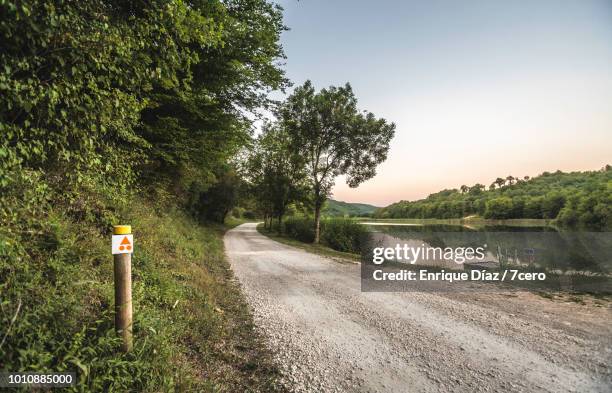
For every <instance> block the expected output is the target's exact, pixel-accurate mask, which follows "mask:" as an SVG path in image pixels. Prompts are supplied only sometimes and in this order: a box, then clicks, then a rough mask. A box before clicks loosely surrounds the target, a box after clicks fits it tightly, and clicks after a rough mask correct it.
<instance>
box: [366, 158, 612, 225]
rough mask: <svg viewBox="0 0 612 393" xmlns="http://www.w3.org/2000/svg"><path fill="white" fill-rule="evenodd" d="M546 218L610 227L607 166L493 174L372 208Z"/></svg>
mask: <svg viewBox="0 0 612 393" xmlns="http://www.w3.org/2000/svg"><path fill="white" fill-rule="evenodd" d="M470 215H479V216H482V217H484V218H492V219H510V218H545V219H554V220H557V222H558V223H559V224H561V225H565V226H585V227H588V228H593V229H604V228H610V227H612V167H610V165H606V166H605V167H604V168H602V169H601V170H598V171H590V172H571V173H563V172H561V171H557V172H555V173H548V172H544V173H542V174H541V175H539V176H537V177H534V178H529V177H528V176H526V177H524V178H515V177H514V176H508V177H506V178H497V179H496V180H495V181H494V182H493V183H492V184H491V185H490V186H489V187H488V189H487V188H486V187H485V186H484V185H482V184H475V185H474V186H472V187H468V186H465V185H463V186H461V187H460V188H459V189H452V190H443V191H440V192H438V193H435V194H431V195H430V196H428V197H427V198H425V199H422V200H419V201H414V202H410V201H401V202H397V203H394V204H392V205H390V206H387V207H385V208H382V209H379V210H377V211H376V213H375V216H376V217H378V218H461V217H467V216H470Z"/></svg>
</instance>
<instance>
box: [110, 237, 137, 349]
mask: <svg viewBox="0 0 612 393" xmlns="http://www.w3.org/2000/svg"><path fill="white" fill-rule="evenodd" d="M131 233H132V227H131V226H129V225H115V226H114V227H113V234H115V235H129V234H131ZM130 248H132V247H130ZM113 257H114V270H115V330H116V331H117V334H119V335H120V336H121V338H122V339H123V344H122V345H121V349H122V350H123V351H124V352H129V351H131V350H132V344H133V343H132V254H131V253H125V254H114V255H113Z"/></svg>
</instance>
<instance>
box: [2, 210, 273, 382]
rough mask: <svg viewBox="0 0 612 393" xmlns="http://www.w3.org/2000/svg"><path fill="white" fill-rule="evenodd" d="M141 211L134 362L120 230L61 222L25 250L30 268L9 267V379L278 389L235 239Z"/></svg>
mask: <svg viewBox="0 0 612 393" xmlns="http://www.w3.org/2000/svg"><path fill="white" fill-rule="evenodd" d="M130 205H131V206H132V209H133V210H131V211H129V212H127V213H125V214H124V215H123V219H122V220H121V221H122V223H128V224H131V225H132V227H133V232H134V239H135V252H134V255H133V259H132V263H133V267H132V271H133V305H134V349H133V351H132V352H131V353H129V354H123V353H121V352H120V350H119V340H118V339H117V337H116V334H115V332H114V327H113V304H114V300H113V277H112V275H113V267H112V257H111V255H110V238H109V235H110V223H108V224H109V225H108V230H104V229H103V228H102V227H96V226H95V225H88V224H86V223H85V222H83V221H75V220H74V219H72V218H69V217H66V216H64V215H62V214H59V213H57V212H52V213H51V214H50V215H48V217H46V218H44V220H45V222H44V225H42V224H41V226H40V229H39V233H37V234H36V235H34V234H32V236H31V237H30V238H29V239H28V240H27V244H25V245H24V246H25V247H27V248H28V250H29V254H28V255H29V256H28V258H23V259H22V258H10V256H9V257H6V256H5V257H3V258H2V260H0V271H2V272H4V273H6V274H5V275H4V277H2V278H1V280H0V311H1V312H0V341H1V340H2V338H3V337H5V336H6V338H5V341H4V343H3V344H2V346H1V347H0V368H2V369H4V370H11V371H76V372H77V374H78V385H77V386H76V387H74V388H71V389H66V391H79V392H91V391H100V392H102V391H115V392H127V391H147V392H154V391H155V392H158V391H164V392H165V391H189V392H191V391H245V390H250V391H271V390H275V389H276V387H275V382H274V381H275V378H276V370H275V369H274V367H273V366H272V363H271V361H270V356H269V354H268V353H267V352H266V350H265V348H264V346H263V344H262V341H261V340H260V338H259V337H258V336H257V335H256V334H255V333H254V331H253V322H252V320H251V316H250V314H249V312H248V307H247V305H246V303H245V301H244V299H243V298H242V295H241V293H240V290H239V288H238V287H237V284H235V283H234V281H233V280H232V274H231V270H230V269H229V266H228V263H227V261H226V260H225V258H224V253H223V243H222V234H223V229H224V228H223V227H221V226H199V225H197V224H196V223H195V222H194V221H193V220H191V219H190V218H189V217H187V216H186V215H185V214H184V213H182V212H180V211H178V210H169V211H168V210H166V209H161V207H159V206H153V205H151V204H149V203H146V202H144V201H142V200H134V201H132V203H131V204H130ZM161 211H164V212H163V213H160V212H161ZM118 215H119V216H120V214H118ZM0 251H1V250H0ZM0 255H1V253H0Z"/></svg>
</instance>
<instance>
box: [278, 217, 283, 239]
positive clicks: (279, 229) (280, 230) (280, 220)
mask: <svg viewBox="0 0 612 393" xmlns="http://www.w3.org/2000/svg"><path fill="white" fill-rule="evenodd" d="M282 223H283V216H282V215H281V214H279V215H278V234H279V235H281V234H282V233H283V228H282Z"/></svg>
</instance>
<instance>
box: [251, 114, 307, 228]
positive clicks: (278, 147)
mask: <svg viewBox="0 0 612 393" xmlns="http://www.w3.org/2000/svg"><path fill="white" fill-rule="evenodd" d="M246 166H247V168H246V171H245V177H246V178H248V179H249V180H250V184H251V190H252V192H253V193H254V194H256V195H257V199H258V201H259V203H260V207H261V210H262V211H263V212H264V218H267V216H270V217H276V218H277V219H278V224H279V231H280V230H281V222H282V219H283V216H284V215H285V214H286V212H287V209H288V207H289V205H290V204H292V203H294V202H297V201H301V200H302V199H303V198H304V195H305V193H306V188H307V186H306V184H305V183H306V182H305V179H306V174H305V162H304V159H303V158H302V157H301V156H300V155H299V154H298V152H296V151H295V150H294V149H292V145H291V138H290V135H289V134H288V133H287V131H286V130H285V129H283V128H282V125H281V124H280V123H266V124H265V125H264V127H263V132H262V133H261V135H259V137H258V138H257V140H256V142H255V144H254V146H253V148H252V151H251V152H250V154H249V157H248V159H247V164H246Z"/></svg>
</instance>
